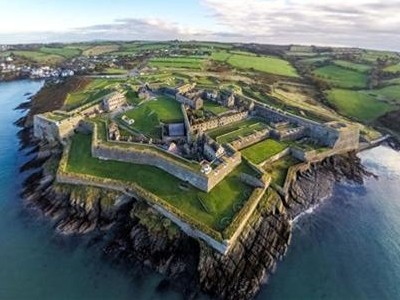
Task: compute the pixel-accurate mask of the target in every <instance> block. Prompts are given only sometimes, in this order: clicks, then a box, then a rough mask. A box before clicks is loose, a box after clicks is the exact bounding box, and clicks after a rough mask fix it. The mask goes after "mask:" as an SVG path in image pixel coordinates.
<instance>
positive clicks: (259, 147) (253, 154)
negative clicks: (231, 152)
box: [240, 139, 287, 165]
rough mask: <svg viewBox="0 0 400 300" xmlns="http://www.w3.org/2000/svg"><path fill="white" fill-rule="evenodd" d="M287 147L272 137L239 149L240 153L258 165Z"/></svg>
mask: <svg viewBox="0 0 400 300" xmlns="http://www.w3.org/2000/svg"><path fill="white" fill-rule="evenodd" d="M286 148H287V145H286V144H285V143H282V142H278V141H275V140H272V139H267V140H264V141H262V142H259V143H257V144H254V145H252V146H250V147H248V148H245V149H243V150H241V151H240V152H241V153H242V155H243V156H244V157H245V158H247V159H248V160H250V161H251V162H252V163H254V164H256V165H258V164H261V163H262V162H264V161H266V160H267V159H269V158H270V157H272V156H273V155H275V154H278V153H279V152H281V151H283V150H284V149H286Z"/></svg>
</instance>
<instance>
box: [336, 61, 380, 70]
mask: <svg viewBox="0 0 400 300" xmlns="http://www.w3.org/2000/svg"><path fill="white" fill-rule="evenodd" d="M333 63H334V64H335V65H337V66H339V67H343V68H345V69H351V70H353V71H357V72H362V73H366V72H368V71H370V70H371V69H372V67H371V66H368V65H363V64H356V63H353V62H350V61H346V60H335V61H333Z"/></svg>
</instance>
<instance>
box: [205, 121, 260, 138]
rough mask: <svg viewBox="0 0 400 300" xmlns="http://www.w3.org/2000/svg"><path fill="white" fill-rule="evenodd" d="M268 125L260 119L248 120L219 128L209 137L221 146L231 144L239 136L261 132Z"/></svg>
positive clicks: (211, 131) (210, 132)
mask: <svg viewBox="0 0 400 300" xmlns="http://www.w3.org/2000/svg"><path fill="white" fill-rule="evenodd" d="M266 126H267V125H266V124H265V123H263V122H261V121H260V120H258V119H246V120H243V121H239V122H235V123H232V124H229V125H227V126H223V127H219V128H216V129H213V130H210V131H209V132H208V134H209V136H210V137H212V138H213V139H215V140H217V141H218V142H219V143H221V144H225V143H230V142H232V141H234V140H236V139H237V138H239V136H242V137H244V136H247V135H249V134H252V133H254V132H255V131H256V130H261V129H263V128H265V127H266Z"/></svg>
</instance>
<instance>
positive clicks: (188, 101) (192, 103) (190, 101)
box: [175, 94, 203, 110]
mask: <svg viewBox="0 0 400 300" xmlns="http://www.w3.org/2000/svg"><path fill="white" fill-rule="evenodd" d="M175 99H176V101H178V102H179V103H182V104H184V105H187V106H189V107H190V108H192V109H195V110H197V109H200V108H202V107H203V99H201V97H199V96H195V97H194V98H188V97H186V96H184V95H181V94H176V96H175Z"/></svg>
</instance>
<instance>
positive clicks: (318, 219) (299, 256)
mask: <svg viewBox="0 0 400 300" xmlns="http://www.w3.org/2000/svg"><path fill="white" fill-rule="evenodd" d="M42 84H43V83H42V82H40V81H30V80H26V81H14V82H7V83H0V107H1V109H0V299H1V300H3V299H4V300H13V299H18V300H19V299H30V300H36V299H37V300H39V299H40V300H47V299H66V300H67V299H68V300H70V299H73V300H80V299H85V300H86V299H115V300H118V299H163V300H167V299H179V298H180V296H179V295H177V294H175V293H173V292H168V293H165V292H163V293H162V294H161V293H159V292H157V291H156V287H157V285H158V283H159V282H160V280H161V279H162V277H161V276H158V275H155V274H153V273H150V274H146V275H144V274H142V272H134V271H135V270H127V269H126V268H123V267H121V266H114V265H111V264H110V263H109V262H108V261H105V260H104V259H103V258H102V257H101V256H100V251H99V249H96V247H95V246H88V244H87V242H86V241H85V240H77V239H71V238H69V239H66V238H62V237H59V236H58V235H57V234H55V233H54V231H53V229H52V228H51V225H50V224H49V222H48V221H46V220H44V219H41V218H38V216H36V215H34V214H32V213H31V212H28V211H27V210H26V209H24V208H23V205H22V201H21V199H20V197H19V193H20V190H21V183H22V181H23V179H24V177H26V176H27V174H20V173H19V170H18V169H19V166H20V165H21V164H23V163H24V162H25V161H26V160H27V157H26V155H25V153H24V151H22V152H21V151H19V150H18V148H19V141H18V138H17V135H16V134H17V132H18V130H19V129H18V128H17V127H16V126H15V125H13V122H14V121H16V120H17V119H18V118H19V117H21V116H22V115H23V112H21V111H15V110H13V109H14V108H15V107H16V106H17V105H18V104H20V103H21V102H24V101H26V99H27V96H24V94H25V93H28V92H29V93H35V92H37V91H38V90H39V89H40V88H41V86H42ZM26 151H28V150H25V152H26ZM360 156H361V158H362V160H363V163H364V164H365V166H366V167H367V168H368V169H369V170H370V171H372V172H374V173H375V174H377V175H378V176H379V178H378V179H374V178H369V179H367V180H366V182H365V185H363V186H356V185H350V184H338V185H337V186H336V188H335V193H334V195H333V197H332V198H331V199H329V200H327V201H325V202H324V204H322V205H321V206H319V207H318V208H316V209H315V210H314V211H313V212H311V213H310V214H306V215H304V216H302V217H301V218H300V219H298V220H297V221H296V222H295V224H294V232H293V239H292V243H291V247H290V250H289V251H288V255H287V256H286V257H285V259H284V261H282V262H280V263H279V264H278V268H277V271H276V273H275V274H274V276H272V277H271V278H270V280H269V282H268V285H266V286H264V287H263V288H262V290H261V293H260V294H259V295H258V297H257V299H272V300H278V299H379V300H380V299H400V154H399V153H397V152H395V151H393V150H391V149H389V148H386V147H379V148H375V149H372V150H369V151H367V152H364V153H362V154H360ZM138 274H140V275H138ZM216 280H218V279H216Z"/></svg>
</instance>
